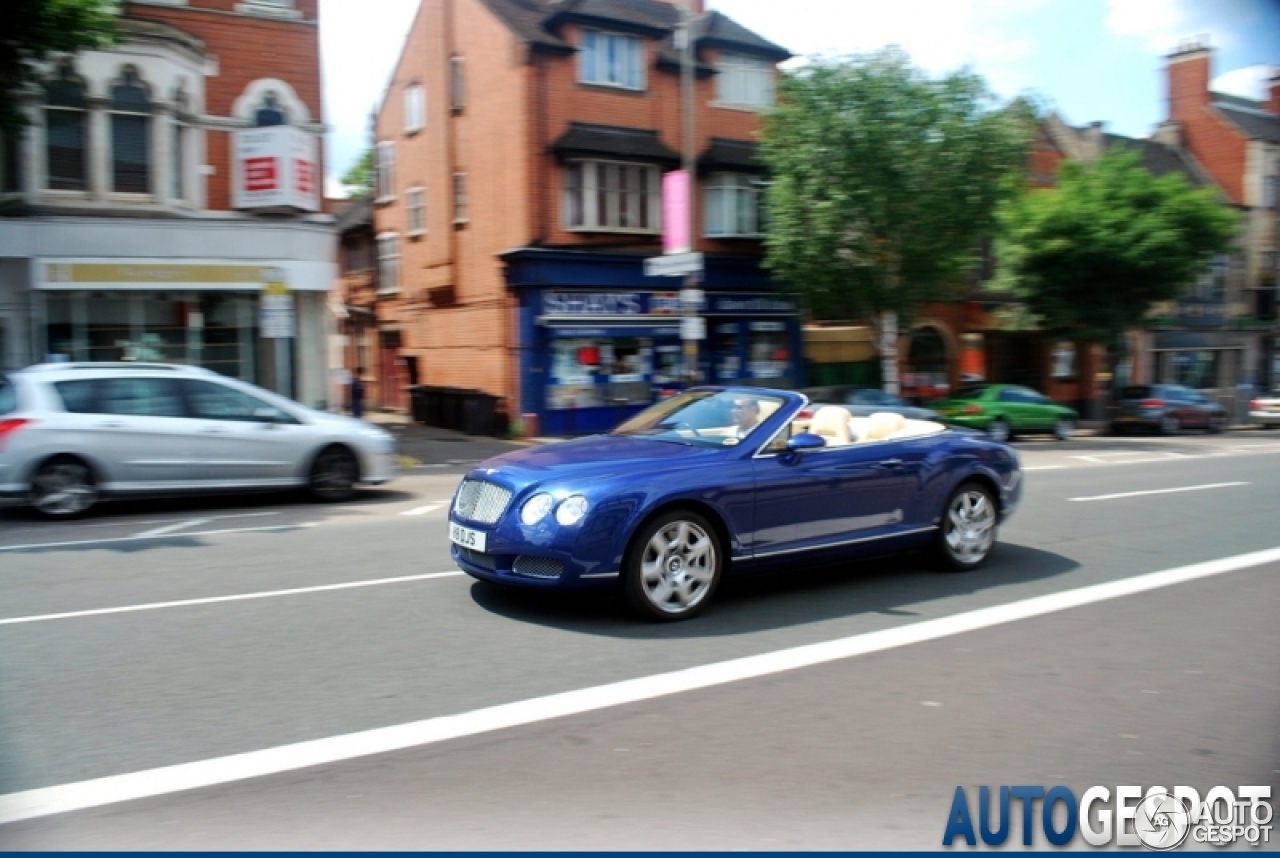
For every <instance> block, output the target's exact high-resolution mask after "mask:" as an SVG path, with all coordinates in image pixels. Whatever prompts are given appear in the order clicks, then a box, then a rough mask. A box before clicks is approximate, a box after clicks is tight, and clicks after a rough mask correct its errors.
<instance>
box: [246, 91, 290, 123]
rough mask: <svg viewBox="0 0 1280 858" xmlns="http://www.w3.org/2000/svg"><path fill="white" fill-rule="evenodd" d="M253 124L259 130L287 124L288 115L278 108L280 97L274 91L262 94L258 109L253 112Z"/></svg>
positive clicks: (281, 108)
mask: <svg viewBox="0 0 1280 858" xmlns="http://www.w3.org/2000/svg"><path fill="white" fill-rule="evenodd" d="M253 124H254V125H256V126H258V127H259V128H268V127H270V126H272V125H288V124H289V115H288V114H287V113H285V111H284V108H283V107H281V106H280V96H278V95H277V94H276V93H275V91H274V90H267V91H266V92H265V93H263V95H262V101H261V102H260V103H259V105H258V109H257V110H255V111H254V112H253Z"/></svg>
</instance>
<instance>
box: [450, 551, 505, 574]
mask: <svg viewBox="0 0 1280 858" xmlns="http://www.w3.org/2000/svg"><path fill="white" fill-rule="evenodd" d="M458 555H459V556H460V557H461V558H462V559H463V560H465V561H467V562H468V563H470V564H471V565H472V566H479V567H480V568H481V569H488V570H489V571H490V572H495V571H497V569H498V558H496V557H494V556H493V555H492V554H485V553H484V552H482V551H473V550H472V549H470V548H463V547H462V546H458Z"/></svg>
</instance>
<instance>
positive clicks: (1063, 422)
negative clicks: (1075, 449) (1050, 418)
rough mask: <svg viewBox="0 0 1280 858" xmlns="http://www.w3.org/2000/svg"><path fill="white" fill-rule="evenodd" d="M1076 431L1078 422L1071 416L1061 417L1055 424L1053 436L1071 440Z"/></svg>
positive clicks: (1060, 439) (1061, 439) (1062, 439)
mask: <svg viewBox="0 0 1280 858" xmlns="http://www.w3.org/2000/svg"><path fill="white" fill-rule="evenodd" d="M1075 431H1076V422H1075V421H1074V420H1072V419H1071V418H1070V417H1059V418H1058V419H1057V421H1055V422H1054V424H1053V437H1055V438H1057V439H1058V440H1059V441H1070V440H1071V436H1072V435H1073V434H1074V433H1075Z"/></svg>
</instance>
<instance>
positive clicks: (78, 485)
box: [0, 363, 395, 518]
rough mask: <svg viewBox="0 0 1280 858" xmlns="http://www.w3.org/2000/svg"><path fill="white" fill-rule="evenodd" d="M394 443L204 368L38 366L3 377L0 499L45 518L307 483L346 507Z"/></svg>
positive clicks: (390, 460)
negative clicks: (130, 502)
mask: <svg viewBox="0 0 1280 858" xmlns="http://www.w3.org/2000/svg"><path fill="white" fill-rule="evenodd" d="M394 453H395V439H394V438H393V437H392V435H391V434H390V433H389V432H387V431H385V430H383V429H381V428H379V427H377V426H372V425H370V424H368V423H366V422H364V421H362V420H355V419H352V418H350V417H343V416H339V415H335V414H327V413H325V412H322V411H317V410H314V409H311V408H307V407H305V406H303V405H299V404H298V403H296V402H293V401H292V400H289V399H286V398H284V397H281V396H278V395H276V394H274V393H271V392H269V391H266V390H263V389H261V388H259V387H255V386H254V385H251V384H246V383H244V382H241V381H237V380H235V379H231V378H227V377H226V376H222V375H219V374H217V373H215V372H213V371H211V370H206V369H202V368H199V367H190V366H181V365H172V364H150V363H115V364H112V363H80V364H76V363H56V364H40V365H37V366H32V367H28V368H26V369H23V370H18V371H16V372H10V373H7V374H0V499H5V500H9V501H17V502H20V503H29V504H30V505H31V506H33V507H34V508H35V509H36V510H37V511H38V512H40V513H41V514H43V515H45V516H49V517H52V518H69V517H73V516H76V515H80V514H83V513H84V512H86V511H87V510H88V509H89V508H91V507H92V506H93V505H94V504H95V503H97V501H98V500H99V499H100V498H103V497H113V496H123V495H133V496H142V495H164V494H190V493H196V492H204V491H237V490H250V489H254V490H257V489H292V488H306V489H308V490H309V491H310V492H311V494H312V496H314V497H315V498H316V499H317V500H322V501H340V500H346V499H348V498H350V497H351V496H352V494H353V493H354V491H355V487H356V485H357V484H360V483H364V484H369V485H376V484H379V483H384V482H386V481H387V480H389V479H390V478H391V477H392V475H393V474H394V471H395V463H394Z"/></svg>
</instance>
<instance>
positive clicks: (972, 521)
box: [937, 483, 998, 570]
mask: <svg viewBox="0 0 1280 858" xmlns="http://www.w3.org/2000/svg"><path fill="white" fill-rule="evenodd" d="M997 518H998V517H997V514H996V502H995V498H994V497H993V496H992V494H991V490H990V489H988V488H987V487H986V486H984V485H982V484H981V483H965V484H963V485H962V486H960V487H959V488H958V489H956V490H955V491H954V492H952V494H951V497H950V498H949V499H948V500H947V505H946V507H945V508H944V509H943V511H942V522H941V526H940V527H939V530H938V542H937V548H938V554H939V555H940V556H941V558H942V561H943V562H944V563H945V564H946V565H947V566H948V567H950V568H951V569H956V570H966V569H976V568H978V567H979V566H981V565H982V563H983V561H985V560H986V559H987V555H989V554H990V553H991V548H992V546H994V545H995V541H996V523H997Z"/></svg>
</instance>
